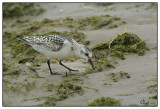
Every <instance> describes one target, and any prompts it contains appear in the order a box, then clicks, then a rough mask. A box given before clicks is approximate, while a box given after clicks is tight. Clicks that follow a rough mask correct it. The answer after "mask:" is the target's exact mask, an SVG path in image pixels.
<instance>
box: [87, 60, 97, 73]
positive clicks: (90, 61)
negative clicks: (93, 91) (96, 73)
mask: <svg viewBox="0 0 160 109" xmlns="http://www.w3.org/2000/svg"><path fill="white" fill-rule="evenodd" d="M88 62H89V63H90V64H91V66H92V68H93V70H94V69H95V68H94V66H93V62H92V60H91V59H88Z"/></svg>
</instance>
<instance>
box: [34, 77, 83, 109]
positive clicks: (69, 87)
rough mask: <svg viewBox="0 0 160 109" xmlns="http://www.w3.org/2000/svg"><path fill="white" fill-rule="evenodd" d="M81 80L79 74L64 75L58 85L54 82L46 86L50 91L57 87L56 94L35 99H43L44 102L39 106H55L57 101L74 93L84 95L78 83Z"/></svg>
mask: <svg viewBox="0 0 160 109" xmlns="http://www.w3.org/2000/svg"><path fill="white" fill-rule="evenodd" d="M79 81H82V79H81V78H80V77H79V76H68V77H63V80H62V81H61V82H60V83H59V84H58V85H56V86H55V85H53V84H48V85H49V87H48V85H47V87H46V88H47V90H48V91H52V90H53V87H54V88H56V89H55V94H54V95H50V96H46V97H38V98H34V99H33V100H37V101H41V100H43V103H41V104H39V105H38V106H55V105H56V102H57V101H62V100H64V99H66V98H68V97H69V96H71V95H73V94H74V93H77V94H80V95H82V94H83V88H82V87H81V86H79V85H77V84H76V83H78V82H79Z"/></svg>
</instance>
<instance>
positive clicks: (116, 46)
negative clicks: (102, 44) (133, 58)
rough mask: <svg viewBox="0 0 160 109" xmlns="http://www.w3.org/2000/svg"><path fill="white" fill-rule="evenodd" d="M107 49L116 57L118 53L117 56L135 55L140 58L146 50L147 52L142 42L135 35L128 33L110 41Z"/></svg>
mask: <svg viewBox="0 0 160 109" xmlns="http://www.w3.org/2000/svg"><path fill="white" fill-rule="evenodd" d="M109 48H110V50H111V53H113V52H115V55H117V51H118V52H119V53H118V54H121V53H136V54H138V55H140V56H142V55H144V54H145V51H146V50H149V48H148V47H147V46H146V43H145V41H144V40H142V39H140V38H139V37H138V36H137V35H136V34H133V33H128V32H125V33H123V34H119V35H118V36H116V37H115V38H114V39H113V40H112V41H110V44H109ZM112 55H114V54H112Z"/></svg>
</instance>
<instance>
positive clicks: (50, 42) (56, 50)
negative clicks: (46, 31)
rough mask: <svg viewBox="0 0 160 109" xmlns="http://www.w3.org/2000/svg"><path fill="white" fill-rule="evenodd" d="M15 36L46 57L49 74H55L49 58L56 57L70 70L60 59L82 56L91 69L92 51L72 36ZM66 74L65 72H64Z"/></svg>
mask: <svg viewBox="0 0 160 109" xmlns="http://www.w3.org/2000/svg"><path fill="white" fill-rule="evenodd" d="M16 38H18V39H20V40H23V41H25V42H26V43H27V44H29V45H31V46H32V47H33V49H35V50H36V51H38V52H40V53H42V54H43V55H45V56H46V57H47V58H48V61H47V64H48V67H49V70H50V73H51V75H54V74H57V73H56V72H52V69H51V66H50V59H57V60H58V61H59V64H60V65H62V66H63V67H65V68H66V69H68V70H69V71H70V72H71V71H78V70H73V69H71V68H69V67H67V66H65V65H64V64H63V63H62V59H66V58H82V59H85V60H88V62H89V63H90V64H91V66H92V68H93V70H94V66H93V62H92V60H91V58H92V51H91V50H90V49H89V48H88V47H87V46H85V45H82V44H79V43H77V42H76V41H75V40H74V39H73V38H70V37H67V36H62V35H47V36H25V37H22V36H16ZM66 76H67V73H66Z"/></svg>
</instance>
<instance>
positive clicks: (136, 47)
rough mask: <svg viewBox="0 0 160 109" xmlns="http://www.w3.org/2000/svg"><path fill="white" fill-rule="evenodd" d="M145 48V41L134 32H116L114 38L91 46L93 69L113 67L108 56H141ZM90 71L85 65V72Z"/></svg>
mask: <svg viewBox="0 0 160 109" xmlns="http://www.w3.org/2000/svg"><path fill="white" fill-rule="evenodd" d="M146 50H149V48H148V47H147V45H146V42H145V41H144V40H142V39H141V38H139V37H138V36H137V35H136V34H133V33H128V32H124V33H122V34H118V35H117V36H116V37H115V38H114V39H112V40H110V41H107V42H105V43H100V44H97V45H95V46H93V47H92V51H93V54H94V55H93V62H94V66H95V69H96V71H102V70H104V69H106V68H114V65H113V64H112V63H111V60H109V57H118V58H120V59H122V60H124V59H125V56H124V55H125V54H126V53H135V54H138V55H139V56H143V55H144V54H145V51H146ZM91 72H93V70H92V68H91V67H86V71H85V73H91Z"/></svg>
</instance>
